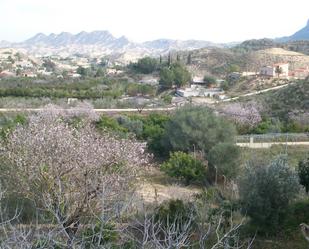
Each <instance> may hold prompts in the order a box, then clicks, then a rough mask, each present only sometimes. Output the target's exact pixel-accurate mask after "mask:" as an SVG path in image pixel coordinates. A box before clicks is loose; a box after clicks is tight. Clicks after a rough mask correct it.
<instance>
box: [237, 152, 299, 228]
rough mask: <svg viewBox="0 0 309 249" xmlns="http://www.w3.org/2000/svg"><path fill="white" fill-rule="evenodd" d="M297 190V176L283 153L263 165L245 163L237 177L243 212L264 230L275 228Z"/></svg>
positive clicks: (281, 219)
mask: <svg viewBox="0 0 309 249" xmlns="http://www.w3.org/2000/svg"><path fill="white" fill-rule="evenodd" d="M298 191H299V181H298V177H297V175H296V173H295V172H294V171H293V170H292V169H291V167H290V166H289V165H288V162H287V158H286V157H284V156H280V157H278V158H275V159H274V160H273V161H271V162H270V163H269V164H268V165H266V166H265V165H256V164H254V163H251V164H249V165H247V167H246V170H245V174H244V176H243V177H242V179H241V180H240V197H241V201H242V205H243V211H244V212H245V213H246V214H247V215H248V216H249V217H250V218H251V220H252V223H253V224H255V225H257V226H258V227H259V228H260V229H261V230H262V231H264V232H268V231H273V230H272V229H275V228H278V226H279V225H280V223H281V222H282V221H283V219H284V217H285V212H286V211H287V207H288V205H289V203H290V202H291V201H292V200H293V199H294V198H295V197H296V195H297V193H298Z"/></svg>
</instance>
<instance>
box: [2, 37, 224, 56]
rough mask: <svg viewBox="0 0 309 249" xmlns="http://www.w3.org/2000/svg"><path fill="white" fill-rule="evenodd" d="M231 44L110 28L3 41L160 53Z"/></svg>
mask: <svg viewBox="0 0 309 249" xmlns="http://www.w3.org/2000/svg"><path fill="white" fill-rule="evenodd" d="M225 46H229V44H217V43H213V42H209V41H200V40H186V41H180V40H171V39H158V40H153V41H147V42H143V43H137V42H132V41H130V40H129V39H127V38H126V37H125V36H121V37H119V38H116V37H114V36H113V35H112V34H111V33H110V32H108V31H93V32H85V31H83V32H80V33H78V34H75V35H74V34H71V33H68V32H62V33H60V34H54V33H52V34H50V35H45V34H43V33H38V34H36V35H35V36H33V37H32V38H30V39H28V40H26V41H24V42H21V43H10V42H7V41H2V42H0V47H2V48H3V47H13V48H25V49H27V50H28V51H30V52H35V53H37V54H42V55H44V54H49V53H61V52H62V53H65V52H68V53H100V54H119V53H124V52H126V53H136V54H139V55H141V54H148V55H158V54H164V53H167V52H168V51H171V50H193V49H199V48H204V47H225Z"/></svg>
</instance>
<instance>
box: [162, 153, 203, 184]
mask: <svg viewBox="0 0 309 249" xmlns="http://www.w3.org/2000/svg"><path fill="white" fill-rule="evenodd" d="M161 170H162V171H164V172H165V173H167V174H168V175H169V176H171V177H176V178H178V179H184V180H185V181H186V183H187V184H189V183H191V182H202V181H204V179H205V175H206V167H205V165H204V164H203V162H201V161H199V160H197V159H195V158H194V157H193V156H192V155H189V154H186V153H184V152H174V153H171V155H170V159H169V160H168V161H167V162H165V163H163V164H162V165H161Z"/></svg>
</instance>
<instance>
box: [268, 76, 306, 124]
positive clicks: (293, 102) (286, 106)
mask: <svg viewBox="0 0 309 249" xmlns="http://www.w3.org/2000/svg"><path fill="white" fill-rule="evenodd" d="M262 101H263V102H264V103H265V104H264V106H267V107H268V111H269V112H270V113H271V114H272V115H273V116H276V117H280V118H282V119H287V118H288V116H289V114H290V113H298V112H300V113H303V112H308V110H309V79H308V78H307V80H305V81H303V82H299V83H296V84H294V85H291V86H289V87H287V88H283V89H280V90H278V91H275V92H269V93H268V94H266V95H265V96H263V97H262Z"/></svg>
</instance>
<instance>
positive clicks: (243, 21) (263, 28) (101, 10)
mask: <svg viewBox="0 0 309 249" xmlns="http://www.w3.org/2000/svg"><path fill="white" fill-rule="evenodd" d="M288 2H289V3H288ZM308 10H309V0H293V1H285V0H87V1H85V0H48V1H47V0H0V41H1V40H7V41H12V42H19V41H23V40H25V39H28V38H30V37H32V36H34V35H35V34H37V33H39V32H42V33H45V34H50V33H60V32H63V31H66V32H71V33H73V34H76V33H79V32H81V31H88V32H90V31H94V30H108V31H110V32H111V33H112V34H113V35H114V36H116V37H120V36H122V35H124V36H126V37H128V38H129V39H130V40H132V41H136V42H142V41H147V40H154V39H160V38H169V39H181V40H187V39H195V40H207V41H213V42H233V41H243V40H247V39H254V38H256V39H258V38H264V37H268V38H275V37H281V36H287V35H291V34H293V33H294V32H296V31H297V30H299V29H301V28H302V27H304V26H305V25H306V23H307V20H308V19H309V11H308Z"/></svg>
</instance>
